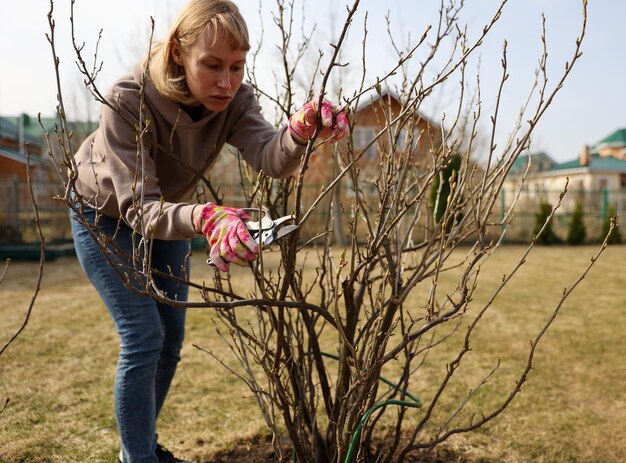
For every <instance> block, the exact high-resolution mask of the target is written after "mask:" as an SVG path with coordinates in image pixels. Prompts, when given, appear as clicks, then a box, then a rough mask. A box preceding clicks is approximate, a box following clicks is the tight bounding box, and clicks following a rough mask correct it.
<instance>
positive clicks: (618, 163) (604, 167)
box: [547, 155, 626, 172]
mask: <svg viewBox="0 0 626 463" xmlns="http://www.w3.org/2000/svg"><path fill="white" fill-rule="evenodd" d="M569 169H589V170H590V171H603V172H605V171H611V172H626V160H624V159H617V158H614V157H611V156H608V157H601V156H597V155H593V156H589V164H588V165H586V166H583V165H581V164H580V159H576V160H574V161H568V162H563V163H561V164H556V165H554V166H552V168H551V169H549V170H548V171H547V172H554V171H557V170H569Z"/></svg>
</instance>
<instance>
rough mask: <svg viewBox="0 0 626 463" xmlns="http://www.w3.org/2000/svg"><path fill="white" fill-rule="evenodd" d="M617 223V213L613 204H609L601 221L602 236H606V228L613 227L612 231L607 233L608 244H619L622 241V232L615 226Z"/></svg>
mask: <svg viewBox="0 0 626 463" xmlns="http://www.w3.org/2000/svg"><path fill="white" fill-rule="evenodd" d="M616 223H617V214H616V212H615V206H609V213H608V214H607V216H606V218H605V219H604V220H603V222H602V238H601V239H603V238H604V237H605V236H607V232H608V230H611V228H613V231H612V233H611V234H610V235H609V239H608V243H609V244H621V242H622V234H621V232H620V230H619V227H615V224H616Z"/></svg>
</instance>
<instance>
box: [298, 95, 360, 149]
mask: <svg viewBox="0 0 626 463" xmlns="http://www.w3.org/2000/svg"><path fill="white" fill-rule="evenodd" d="M318 104H319V98H315V99H313V100H311V101H309V102H308V103H306V104H305V105H304V106H303V107H302V108H300V109H299V110H298V111H296V112H295V113H294V114H293V115H292V116H291V117H290V118H289V133H290V134H291V136H292V138H293V139H294V140H295V141H296V143H298V144H300V145H306V144H307V143H308V142H309V139H310V138H311V137H312V136H313V134H314V133H315V128H316V126H317V122H318V118H317V115H318V111H317V108H318ZM319 115H320V119H321V122H322V127H321V129H320V131H319V134H318V135H319V136H320V137H321V138H322V139H327V140H329V141H330V142H331V143H336V142H337V141H339V140H341V139H342V138H343V137H344V136H345V135H346V132H347V130H348V116H347V114H346V111H344V110H342V109H341V108H340V107H339V106H337V105H336V104H334V103H331V102H330V101H328V100H326V99H323V100H322V107H321V109H320V111H319Z"/></svg>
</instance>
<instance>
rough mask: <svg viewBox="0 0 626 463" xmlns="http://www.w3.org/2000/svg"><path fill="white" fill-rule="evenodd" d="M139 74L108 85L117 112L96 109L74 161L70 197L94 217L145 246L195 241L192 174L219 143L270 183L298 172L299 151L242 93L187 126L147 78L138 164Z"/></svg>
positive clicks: (248, 91)
mask: <svg viewBox="0 0 626 463" xmlns="http://www.w3.org/2000/svg"><path fill="white" fill-rule="evenodd" d="M141 73H142V69H141V68H140V67H139V66H137V67H135V68H134V69H133V71H132V73H130V74H128V75H126V76H124V77H122V78H121V79H120V80H118V81H117V82H116V83H115V84H114V85H113V87H112V89H111V90H110V92H109V93H108V95H107V97H106V98H107V101H109V102H111V103H112V104H113V106H114V107H116V108H119V111H114V110H113V109H111V108H109V107H107V106H106V105H103V108H102V113H101V116H100V126H99V127H98V129H97V130H96V131H95V132H94V133H93V134H92V135H90V136H89V137H88V138H87V139H86V140H85V141H84V142H83V144H82V145H81V147H80V148H79V149H78V151H77V153H76V155H75V159H76V163H77V166H78V180H77V182H76V188H77V191H78V193H79V194H80V195H82V196H83V198H84V199H85V200H87V201H88V202H89V204H90V205H92V206H93V207H95V208H96V209H98V210H99V211H100V212H101V213H102V214H104V215H107V216H109V217H114V218H117V217H121V218H122V219H124V221H125V222H126V223H127V224H129V225H130V226H131V227H133V228H135V229H136V230H137V231H138V232H139V233H143V232H144V231H147V230H153V231H152V232H151V233H150V232H148V235H149V236H150V237H152V238H156V239H164V240H174V239H186V238H190V237H192V236H193V235H194V234H195V231H194V229H193V224H192V220H191V216H192V213H193V209H194V208H195V207H196V206H197V204H191V202H192V196H193V192H194V191H195V185H196V184H197V182H198V176H197V175H196V174H195V173H194V171H195V172H198V173H201V174H204V173H206V172H207V171H208V170H209V169H210V168H211V166H212V165H213V163H214V162H215V160H216V159H217V156H218V155H219V153H220V150H221V149H222V147H223V146H224V144H225V143H229V144H230V145H232V146H234V147H235V148H237V149H239V150H240V152H241V154H242V156H243V158H244V159H245V160H246V161H247V162H248V163H249V164H250V165H251V166H252V167H253V168H254V169H256V170H257V171H258V170H261V169H262V170H263V171H264V172H265V173H267V174H268V175H271V176H273V177H279V178H280V177H285V176H287V175H289V174H290V173H291V172H293V170H294V169H295V168H296V167H297V166H298V164H299V162H300V161H299V159H300V156H301V155H302V153H303V150H304V148H302V147H301V146H299V145H297V144H296V143H295V142H294V141H293V139H292V138H291V136H290V135H289V132H288V131H287V129H286V126H285V127H283V128H282V129H280V130H278V131H276V130H275V129H274V128H273V127H272V125H271V124H270V123H269V122H267V121H266V120H265V119H264V118H263V116H262V114H261V107H260V105H259V104H258V102H257V100H256V97H255V95H254V93H253V91H252V88H251V87H250V86H249V85H246V84H242V85H241V87H240V88H239V90H238V92H237V94H236V95H235V97H234V98H233V100H232V101H231V102H230V104H229V105H228V107H227V108H226V109H225V110H224V111H222V112H212V111H209V110H208V109H206V108H204V109H203V113H202V115H201V118H200V120H197V121H194V120H192V119H191V117H190V116H189V115H188V114H187V113H186V112H185V111H184V110H183V109H182V108H181V107H180V106H179V105H178V104H177V103H175V102H173V101H170V100H168V99H165V98H164V97H162V96H161V95H160V94H159V93H158V92H157V90H156V88H155V87H154V85H153V83H152V81H151V80H150V79H149V78H148V79H147V80H146V82H145V86H144V88H145V90H144V91H145V96H144V105H145V110H144V113H143V114H144V117H143V120H144V121H145V122H144V124H143V125H144V126H147V127H148V130H147V132H146V134H145V136H144V137H143V145H144V153H145V155H144V156H143V159H142V157H141V156H140V155H139V154H138V152H139V149H138V143H137V138H138V131H137V129H136V127H139V115H140V111H139V107H140V101H141V99H140V84H139V82H140V81H141V79H140V77H141ZM128 122H130V124H129V123H128ZM233 162H236V161H235V159H234V158H233ZM184 164H187V165H188V166H189V167H191V170H190V169H189V167H184V166H183V165H184ZM133 192H134V193H133ZM142 195H143V206H142V208H141V212H142V214H143V219H142V221H141V224H140V221H139V220H138V209H140V207H139V205H140V199H141V196H142ZM133 197H134V198H135V200H133Z"/></svg>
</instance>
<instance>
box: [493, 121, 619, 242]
mask: <svg viewBox="0 0 626 463" xmlns="http://www.w3.org/2000/svg"><path fill="white" fill-rule="evenodd" d="M529 162H530V163H531V164H530V168H529V169H528V173H527V175H526V178H524V174H525V172H526V166H527V165H528V163H529ZM522 182H523V183H522ZM566 183H567V189H568V193H567V194H566V195H565V196H564V197H563V199H562V203H561V207H560V209H559V211H557V214H556V221H555V223H556V225H557V227H560V229H561V234H564V233H566V230H567V223H568V218H569V215H570V214H571V212H572V211H573V209H574V206H575V205H576V203H580V204H582V206H583V209H584V212H585V217H586V222H587V224H588V225H590V226H591V227H592V228H594V229H596V230H600V229H601V223H602V222H603V221H604V220H605V219H606V218H607V215H608V211H609V210H610V208H614V209H615V210H616V211H617V212H621V211H623V210H624V209H625V208H626V203H625V201H626V129H620V130H617V131H615V132H613V133H611V134H610V135H608V136H607V137H605V138H603V139H602V140H600V141H598V142H597V143H595V144H594V145H592V146H587V145H585V146H583V147H582V149H581V151H580V154H579V155H578V156H577V157H576V158H575V159H572V160H570V161H566V162H561V163H558V162H555V161H554V160H553V159H552V158H550V157H549V156H548V155H547V154H546V153H531V154H527V155H522V156H520V157H519V158H518V159H517V160H516V162H515V163H514V164H513V166H512V168H511V171H510V173H509V176H508V178H507V180H506V182H505V183H504V186H503V190H502V195H503V199H502V205H503V206H505V207H509V206H510V205H511V204H512V201H513V199H514V198H516V197H517V194H518V192H519V193H520V194H519V198H518V199H517V203H516V215H517V216H518V219H516V220H517V221H518V223H519V222H521V221H523V220H524V217H526V220H527V225H526V226H525V228H526V231H527V232H528V233H530V230H532V229H533V220H534V218H533V217H534V214H535V213H536V212H537V210H538V208H539V203H540V202H547V203H549V204H550V205H552V206H554V205H555V204H557V202H558V200H559V197H560V195H561V193H562V192H563V190H564V188H565V185H566ZM520 188H521V190H520ZM598 233H599V232H598Z"/></svg>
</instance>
